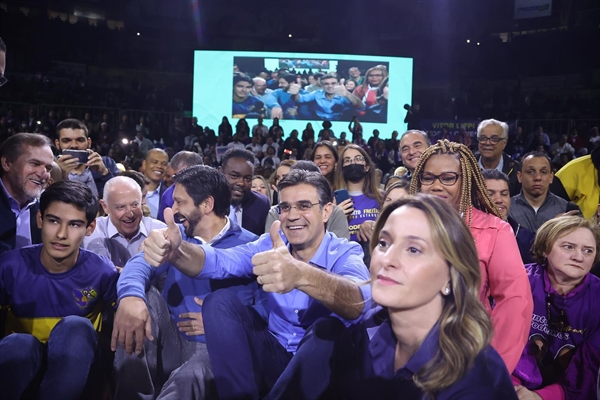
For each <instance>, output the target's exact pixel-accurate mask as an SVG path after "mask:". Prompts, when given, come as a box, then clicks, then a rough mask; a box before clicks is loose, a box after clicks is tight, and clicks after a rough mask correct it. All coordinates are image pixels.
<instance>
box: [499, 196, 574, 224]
mask: <svg viewBox="0 0 600 400" xmlns="http://www.w3.org/2000/svg"><path fill="white" fill-rule="evenodd" d="M568 204H569V202H568V201H566V200H565V199H563V198H560V197H558V196H557V195H555V194H553V193H551V192H550V191H548V195H547V196H546V200H544V202H543V203H542V205H541V206H540V208H538V209H537V210H535V209H534V208H533V207H532V206H531V204H529V203H528V202H527V199H526V198H525V196H524V195H523V191H521V193H519V194H518V195H516V196H513V197H511V198H510V211H509V215H510V216H511V218H513V219H514V220H515V221H517V222H518V223H519V224H520V225H521V226H522V227H524V228H527V229H529V230H530V231H531V232H537V230H538V229H539V227H540V226H542V224H543V223H544V222H546V221H548V220H549V219H552V218H554V217H556V216H557V215H558V214H562V213H564V212H566V211H567V205H568Z"/></svg>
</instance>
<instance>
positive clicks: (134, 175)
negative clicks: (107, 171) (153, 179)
mask: <svg viewBox="0 0 600 400" xmlns="http://www.w3.org/2000/svg"><path fill="white" fill-rule="evenodd" d="M119 176H125V177H127V178H131V179H133V180H134V181H135V183H137V184H138V185H140V189H142V190H144V187H146V186H147V185H149V184H150V181H149V180H148V178H146V175H144V174H142V173H141V172H138V171H134V170H127V171H123V172H121V173H120V174H119Z"/></svg>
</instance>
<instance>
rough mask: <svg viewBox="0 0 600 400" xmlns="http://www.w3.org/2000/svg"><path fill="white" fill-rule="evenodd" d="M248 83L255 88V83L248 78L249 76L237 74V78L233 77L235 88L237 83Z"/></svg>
mask: <svg viewBox="0 0 600 400" xmlns="http://www.w3.org/2000/svg"><path fill="white" fill-rule="evenodd" d="M242 81H243V82H248V83H249V84H251V85H252V86H254V81H253V80H252V79H251V78H250V77H249V76H248V75H243V74H237V75H236V76H234V77H233V85H234V86H235V84H236V83H238V82H242Z"/></svg>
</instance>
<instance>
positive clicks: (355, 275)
mask: <svg viewBox="0 0 600 400" xmlns="http://www.w3.org/2000/svg"><path fill="white" fill-rule="evenodd" d="M282 239H283V240H284V242H287V240H286V239H285V238H283V237H282ZM202 248H203V250H204V253H205V260H204V269H203V270H202V272H201V273H200V275H198V277H197V278H199V279H203V278H210V279H226V278H232V277H250V276H252V275H253V274H252V268H253V265H252V261H251V260H252V257H253V256H254V255H255V254H257V253H261V252H264V251H268V250H271V249H272V248H273V242H272V241H271V236H270V234H269V233H265V234H263V235H262V236H261V237H260V238H259V239H258V240H256V241H254V242H250V243H248V244H245V245H242V246H237V247H233V248H231V249H226V250H220V249H214V248H212V247H210V246H206V245H204V246H202ZM308 264H310V265H311V266H313V267H315V268H320V269H321V270H323V271H327V272H329V273H333V274H336V275H340V276H344V277H346V278H349V279H351V280H353V281H355V282H357V283H364V282H366V281H367V280H368V279H369V271H368V270H367V267H366V266H365V264H364V263H363V252H362V249H361V247H360V246H359V245H358V244H357V243H353V242H348V241H347V240H345V239H339V238H337V237H336V236H335V235H334V234H332V233H330V232H325V236H324V237H323V240H322V241H321V244H320V245H319V248H318V249H317V252H316V253H315V255H314V256H313V257H312V258H311V260H310V261H309V262H308ZM359 287H360V291H361V292H362V296H363V300H364V302H365V303H364V309H363V312H362V313H361V315H360V316H359V317H358V318H357V319H356V320H354V321H349V320H344V319H343V318H341V317H338V318H340V320H342V322H344V323H345V324H346V325H347V326H350V325H352V324H354V323H356V322H358V321H360V319H361V318H362V316H363V314H364V313H365V312H366V311H367V310H369V309H370V303H371V285H364V284H363V285H361V286H359ZM266 296H267V301H268V305H269V310H270V314H269V320H268V325H269V331H270V332H271V334H273V335H274V336H275V337H276V338H277V340H279V343H281V345H282V346H283V347H285V348H286V350H287V351H288V352H295V351H296V348H297V347H298V344H299V343H300V340H302V338H303V337H304V334H305V332H306V330H307V329H308V328H309V327H310V326H311V325H312V324H313V323H314V322H315V321H316V320H317V319H319V318H321V317H325V316H329V315H334V316H335V314H333V313H332V312H331V311H330V310H329V309H327V308H326V307H325V306H324V305H323V304H321V303H320V302H319V301H317V300H315V299H313V298H311V297H310V296H309V295H307V294H306V293H304V292H302V291H300V290H298V289H294V290H292V291H290V292H288V293H285V294H277V293H267V294H266Z"/></svg>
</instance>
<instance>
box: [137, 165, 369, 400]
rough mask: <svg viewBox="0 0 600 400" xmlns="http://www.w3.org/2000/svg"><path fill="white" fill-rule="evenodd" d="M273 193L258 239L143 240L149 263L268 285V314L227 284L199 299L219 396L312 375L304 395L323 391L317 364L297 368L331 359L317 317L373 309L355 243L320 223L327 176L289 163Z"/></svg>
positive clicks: (327, 209)
mask: <svg viewBox="0 0 600 400" xmlns="http://www.w3.org/2000/svg"><path fill="white" fill-rule="evenodd" d="M279 193H280V196H281V197H280V199H281V203H280V204H279V211H280V220H279V221H276V222H275V223H273V225H272V226H271V231H270V233H269V234H264V235H263V236H261V237H260V238H259V239H258V240H257V241H255V242H252V243H248V244H246V245H243V246H238V247H235V248H231V249H226V250H219V249H213V248H210V247H206V246H193V245H190V244H187V243H185V242H180V239H179V238H178V232H179V231H178V230H176V229H174V228H175V227H172V226H170V227H169V228H168V232H165V233H164V234H162V235H161V234H159V233H158V232H157V233H155V234H152V235H151V237H150V238H149V240H148V241H147V242H146V246H145V252H146V253H145V255H146V257H145V258H146V261H148V262H149V263H150V264H152V265H157V266H158V265H162V263H163V262H166V261H168V262H170V263H171V264H172V265H174V266H175V267H176V268H177V269H179V270H180V271H182V272H183V273H185V274H186V275H188V276H193V277H197V278H200V279H203V278H208V277H210V278H212V279H224V278H229V277H233V276H241V277H245V276H251V275H257V276H258V279H257V281H258V283H259V284H260V285H262V287H263V290H264V291H265V292H266V293H267V296H266V297H267V304H268V311H269V317H268V320H267V321H264V319H262V318H261V317H260V316H259V315H257V314H256V313H255V312H254V311H253V310H252V309H250V308H248V307H245V306H244V305H243V304H242V303H241V301H240V300H239V298H238V297H237V296H236V295H235V294H233V295H232V294H231V293H228V290H224V291H217V292H214V293H213V294H212V295H211V296H209V297H208V298H207V299H206V301H205V303H204V305H203V313H204V324H205V330H206V341H207V347H208V351H209V354H210V356H211V357H210V358H211V361H212V366H213V371H214V375H215V382H216V385H217V389H218V391H219V396H221V397H222V398H257V397H258V396H259V393H265V392H266V391H271V390H273V391H279V390H284V389H285V388H283V389H282V388H281V386H286V387H291V386H293V385H294V384H296V385H298V384H300V385H301V384H302V383H300V382H301V381H304V382H307V381H308V382H311V385H312V387H310V388H306V387H302V389H307V390H312V392H311V393H313V394H314V395H315V396H313V395H310V396H308V397H310V398H312V397H318V396H319V395H320V394H322V393H321V392H317V393H315V392H314V390H313V389H314V388H320V389H319V390H323V389H322V388H323V384H324V382H325V381H326V380H327V378H328V377H327V376H325V375H322V374H321V372H322V371H321V370H319V369H309V372H308V374H306V373H304V372H306V369H303V366H305V365H306V364H307V363H314V360H317V361H318V362H319V363H320V364H321V365H328V364H327V362H326V361H324V360H323V359H321V358H320V357H330V356H331V355H332V354H330V353H331V350H332V349H331V348H329V347H328V346H329V345H330V344H331V341H329V342H328V343H324V342H323V341H322V340H321V339H320V338H317V335H314V334H313V332H314V331H315V329H313V328H314V326H315V325H316V324H319V323H320V322H322V321H327V323H329V324H332V325H335V324H338V325H339V326H341V328H343V326H342V325H346V326H350V325H353V324H355V323H356V322H358V321H359V320H360V319H361V317H362V315H363V313H364V312H366V310H368V309H369V308H370V306H369V304H370V303H369V299H370V298H371V293H370V287H369V285H362V283H363V282H366V281H367V280H368V279H369V273H368V271H367V268H366V266H365V265H364V263H363V261H362V257H363V253H362V250H361V248H360V246H359V245H357V244H355V243H351V242H348V241H346V240H344V239H338V238H337V237H335V236H334V235H332V234H330V233H327V232H326V231H325V223H326V222H327V220H328V219H329V217H330V215H331V212H332V207H333V206H332V204H331V187H330V185H329V183H328V182H327V179H326V178H325V177H324V176H323V175H322V174H320V173H319V172H308V171H302V170H296V171H291V172H290V173H289V174H288V175H287V176H286V177H285V178H284V179H282V180H281V182H280V183H279ZM280 227H281V229H282V231H283V234H284V235H285V238H282V236H281V233H280V230H279V228H280ZM167 240H168V242H167ZM225 333H226V334H225ZM328 359H329V358H328ZM255 365H270V367H269V368H255V367H254V366H255ZM300 370H302V371H303V374H302V379H301V380H300V381H297V380H295V373H296V371H300ZM257 382H262V383H259V384H257ZM264 382H269V383H268V384H267V383H264ZM298 389H300V388H298ZM305 393H306V392H305Z"/></svg>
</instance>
